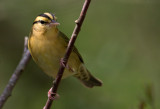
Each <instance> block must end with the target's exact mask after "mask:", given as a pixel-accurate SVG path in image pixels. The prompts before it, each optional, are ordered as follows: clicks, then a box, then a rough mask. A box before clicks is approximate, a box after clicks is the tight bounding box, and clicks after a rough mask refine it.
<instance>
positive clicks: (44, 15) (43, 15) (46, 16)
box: [38, 14, 52, 20]
mask: <svg viewBox="0 0 160 109" xmlns="http://www.w3.org/2000/svg"><path fill="white" fill-rule="evenodd" d="M38 16H42V17H45V18H47V19H49V20H52V19H51V18H50V17H49V16H48V15H46V14H40V15H38Z"/></svg>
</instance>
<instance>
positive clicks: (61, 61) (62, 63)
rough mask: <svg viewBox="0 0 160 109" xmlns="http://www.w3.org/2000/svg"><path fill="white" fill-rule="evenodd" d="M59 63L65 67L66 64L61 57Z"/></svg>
mask: <svg viewBox="0 0 160 109" xmlns="http://www.w3.org/2000/svg"><path fill="white" fill-rule="evenodd" d="M60 65H62V66H63V67H66V65H65V64H64V60H63V58H61V60H60Z"/></svg>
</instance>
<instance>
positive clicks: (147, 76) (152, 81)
mask: <svg viewBox="0 0 160 109" xmlns="http://www.w3.org/2000/svg"><path fill="white" fill-rule="evenodd" d="M83 2H84V0H45V1H44V0H1V1H0V93H2V91H3V89H4V88H5V85H6V84H7V82H8V80H9V78H10V76H11V75H12V73H13V71H14V69H15V68H16V66H17V64H18V62H19V60H20V58H21V56H22V52H23V43H24V36H28V34H29V32H30V29H31V26H32V22H33V20H34V19H35V17H36V16H37V15H38V14H41V13H43V12H52V13H55V14H56V16H57V17H58V22H60V24H61V25H60V26H59V29H60V30H61V31H63V32H64V33H65V34H66V35H67V36H69V37H70V36H71V34H72V31H73V28H74V26H75V23H74V21H75V20H76V19H77V18H78V17H79V13H80V11H81V8H82V5H83ZM159 12H160V2H159V1H158V0H92V2H91V5H90V7H89V10H88V13H87V16H86V19H85V21H84V24H83V26H82V29H81V32H80V34H79V37H78V39H77V41H76V46H77V48H78V49H79V51H80V53H81V54H82V56H83V58H84V61H85V63H86V66H87V67H88V69H89V70H90V71H91V72H92V74H93V75H95V76H96V77H98V78H100V79H101V80H102V81H103V87H96V88H93V89H87V88H85V87H84V86H82V85H81V83H80V82H79V81H78V80H76V79H75V78H73V77H69V78H68V79H65V80H63V81H62V82H61V84H60V87H59V90H58V93H59V95H60V99H58V100H56V101H55V102H54V104H53V105H54V109H139V106H138V105H139V104H140V102H142V101H145V102H146V103H147V105H146V108H145V109H151V107H152V106H151V105H150V100H148V97H147V95H146V87H151V88H150V90H152V93H153V99H154V100H152V102H153V105H154V106H155V109H160V93H159V92H160V13H159ZM51 84H52V78H50V77H48V76H47V75H45V74H44V73H43V72H42V71H41V70H40V69H39V67H38V66H37V65H36V64H35V63H34V62H33V61H30V63H29V65H28V66H27V68H26V69H25V72H24V73H23V74H22V75H21V78H20V80H19V81H18V83H17V85H16V87H15V88H14V90H13V93H12V96H11V97H10V98H9V99H8V101H7V103H6V104H5V106H4V109H42V108H43V106H44V104H45V102H46V100H47V92H48V90H49V88H50V86H51Z"/></svg>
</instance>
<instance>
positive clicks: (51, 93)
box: [48, 88, 59, 100]
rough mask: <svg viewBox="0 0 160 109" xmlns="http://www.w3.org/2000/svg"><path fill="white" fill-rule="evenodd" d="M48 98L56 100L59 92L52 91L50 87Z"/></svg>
mask: <svg viewBox="0 0 160 109" xmlns="http://www.w3.org/2000/svg"><path fill="white" fill-rule="evenodd" d="M53 95H55V96H53ZM48 98H49V99H51V100H56V99H58V98H59V94H57V93H53V92H52V88H51V89H49V91H48Z"/></svg>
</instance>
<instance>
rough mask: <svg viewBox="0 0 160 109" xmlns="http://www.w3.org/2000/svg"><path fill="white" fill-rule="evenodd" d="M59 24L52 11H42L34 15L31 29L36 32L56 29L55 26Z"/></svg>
mask: <svg viewBox="0 0 160 109" xmlns="http://www.w3.org/2000/svg"><path fill="white" fill-rule="evenodd" d="M57 25H59V23H58V22H56V17H55V15H54V14H52V13H47V12H46V13H43V14H40V15H38V16H37V17H36V19H35V20H34V22H33V28H32V29H33V31H37V32H46V31H49V30H53V29H56V26H57Z"/></svg>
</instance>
